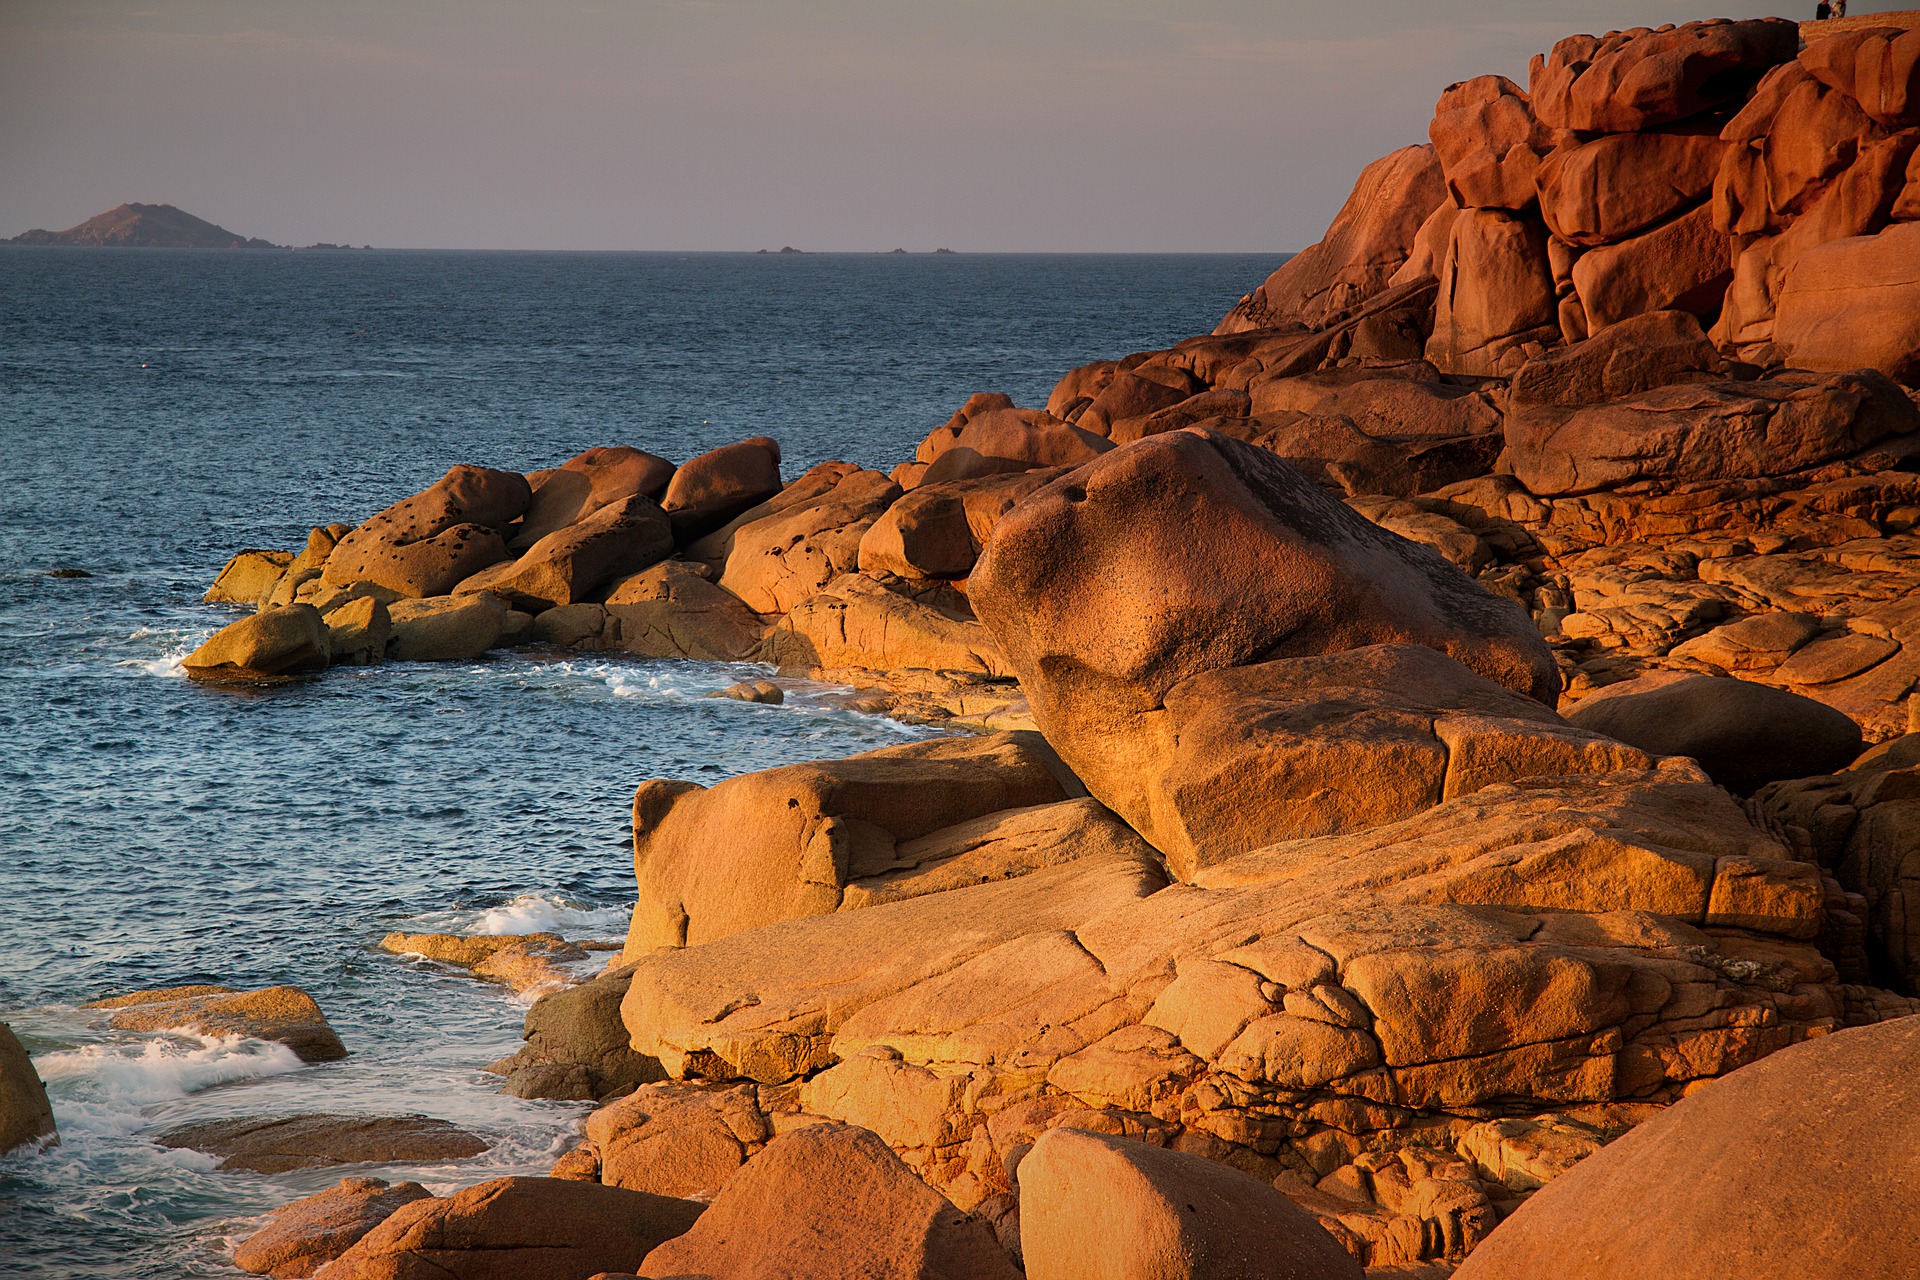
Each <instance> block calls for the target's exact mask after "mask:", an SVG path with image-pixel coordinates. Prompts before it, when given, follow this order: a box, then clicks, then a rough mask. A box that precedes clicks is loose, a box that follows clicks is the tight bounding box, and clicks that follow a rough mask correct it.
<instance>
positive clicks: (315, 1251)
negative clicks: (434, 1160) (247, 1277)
mask: <svg viewBox="0 0 1920 1280" xmlns="http://www.w3.org/2000/svg"><path fill="white" fill-rule="evenodd" d="M427 1198H428V1192H427V1189H426V1188H425V1187H423V1186H421V1185H420V1184H419V1183H417V1182H401V1183H396V1184H388V1183H386V1182H382V1181H381V1180H380V1179H378V1178H342V1179H341V1180H340V1181H339V1183H338V1184H337V1185H335V1186H331V1187H328V1188H327V1189H326V1190H325V1191H322V1192H319V1193H318V1194H316V1195H310V1196H306V1197H304V1198H302V1199H299V1200H295V1201H294V1202H293V1203H292V1204H289V1205H283V1206H282V1207H280V1208H278V1209H275V1210H274V1211H273V1212H272V1213H270V1214H268V1215H267V1217H266V1221H264V1222H262V1223H261V1224H260V1227H259V1229H258V1230H256V1231H255V1232H254V1233H253V1234H252V1235H250V1236H248V1237H247V1238H246V1239H245V1240H243V1241H241V1242H240V1243H239V1244H238V1245H236V1246H235V1247H234V1250H233V1265H234V1266H236V1267H239V1268H240V1269H241V1270H242V1271H248V1272H252V1273H253V1274H254V1275H257V1276H272V1277H274V1280H297V1278H300V1277H305V1276H310V1275H312V1274H313V1273H314V1272H315V1271H318V1270H319V1269H320V1268H321V1267H322V1266H324V1265H325V1264H327V1263H329V1262H332V1261H333V1260H334V1259H335V1258H337V1257H339V1256H340V1255H341V1254H343V1253H345V1252H346V1251H347V1250H348V1249H351V1248H352V1247H353V1246H354V1245H355V1244H356V1243H358V1242H359V1240H360V1238H361V1237H362V1236H364V1235H366V1234H367V1232H369V1231H371V1230H373V1229H374V1228H375V1227H377V1226H379V1225H380V1224H381V1223H383V1222H385V1221H386V1220H387V1219H388V1218H389V1217H391V1216H392V1215H393V1212H394V1210H396V1209H398V1208H400V1206H402V1205H406V1204H412V1203H413V1202H414V1201H416V1200H425V1199H427Z"/></svg>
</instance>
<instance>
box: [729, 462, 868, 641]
mask: <svg viewBox="0 0 1920 1280" xmlns="http://www.w3.org/2000/svg"><path fill="white" fill-rule="evenodd" d="M899 496H900V486H899V485H897V484H895V483H893V481H891V480H889V479H888V478H887V477H885V476H883V475H881V474H880V473H879V472H877V471H856V472H854V473H852V474H850V475H847V476H845V477H843V478H842V479H841V480H840V481H839V482H838V483H837V484H835V485H834V487H833V488H832V489H830V490H828V491H827V492H826V493H824V494H822V495H821V496H820V497H819V498H818V499H816V500H814V501H811V502H805V503H796V504H794V505H792V506H789V507H786V508H785V509H783V510H780V511H777V512H773V513H771V514H769V515H767V516H765V517H762V518H761V519H759V520H754V521H752V522H750V523H747V524H744V525H741V526H740V527H739V528H737V529H736V530H735V531H734V534H733V546H732V549H731V551H730V552H729V553H728V555H727V560H726V568H725V570H724V571H723V572H722V573H721V575H720V586H721V587H722V588H723V589H725V590H727V591H730V592H732V593H733V594H734V595H736V596H738V597H740V599H741V600H743V601H745V602H746V605H747V607H748V608H749V609H753V610H756V611H758V612H760V613H773V614H778V613H785V612H787V611H788V610H789V609H791V608H793V607H794V606H795V605H797V604H798V603H800V601H802V600H804V599H806V598H807V597H808V596H810V595H813V594H814V593H815V592H817V591H819V590H820V589H821V588H822V587H824V586H826V585H827V584H828V583H829V582H831V581H833V580H834V579H835V578H837V577H839V576H840V575H841V574H843V573H846V572H848V571H850V570H852V569H854V568H856V567H857V566H858V564H859V561H860V539H861V537H862V536H863V535H864V534H865V533H866V532H867V530H868V529H869V528H870V527H871V526H872V524H873V522H874V521H875V520H876V519H877V518H879V516H880V515H881V513H883V512H884V511H886V509H887V508H888V507H889V506H890V505H892V503H893V500H894V499H895V498H898V497H899Z"/></svg>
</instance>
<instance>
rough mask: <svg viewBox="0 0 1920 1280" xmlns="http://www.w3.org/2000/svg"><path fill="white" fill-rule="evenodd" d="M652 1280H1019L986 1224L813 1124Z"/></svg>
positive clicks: (681, 1242)
mask: <svg viewBox="0 0 1920 1280" xmlns="http://www.w3.org/2000/svg"><path fill="white" fill-rule="evenodd" d="M638 1271H639V1274H640V1275H642V1276H651V1277H661V1278H662V1280H664V1278H665V1277H672V1276H693V1275H699V1276H710V1277H713V1280H807V1278H812V1277H818V1278H819V1280H826V1278H827V1277H829V1276H852V1275H858V1276H871V1277H873V1278H874V1280H896V1278H897V1280H915V1278H918V1277H930V1276H940V1277H951V1278H952V1280H1015V1278H1016V1277H1017V1276H1019V1274H1020V1273H1019V1272H1018V1271H1016V1270H1015V1269H1014V1266H1013V1263H1012V1262H1011V1261H1009V1260H1008V1258H1007V1255H1006V1253H1005V1252H1004V1251H1003V1250H1002V1249H1001V1248H1000V1245H999V1244H998V1242H996V1241H995V1239H994V1237H993V1232H992V1231H991V1230H990V1229H989V1228H988V1227H987V1226H986V1224H984V1223H982V1222H979V1221H977V1220H975V1219H974V1218H972V1217H969V1216H968V1215H967V1214H965V1213H962V1212H961V1211H960V1210H958V1209H956V1208H955V1207H954V1206H953V1205H952V1204H951V1203H950V1202H949V1201H948V1200H946V1199H945V1198H944V1197H943V1196H941V1195H939V1194H938V1193H937V1192H934V1191H933V1190H931V1189H929V1188H928V1187H927V1186H926V1185H925V1184H924V1183H922V1182H921V1181H920V1180H919V1179H918V1178H916V1177H914V1176H913V1174H912V1173H911V1172H910V1171H909V1170H908V1169H907V1167H906V1166H905V1165H903V1164H901V1163H900V1160H899V1157H897V1156H896V1155H894V1153H893V1152H892V1151H891V1150H889V1149H888V1147H887V1144H886V1143H884V1142H882V1141H881V1140H880V1139H879V1138H878V1137H876V1136H874V1135H873V1134H872V1133H869V1132H867V1131H866V1130H864V1129H856V1128H852V1127H850V1126H846V1125H812V1126H809V1127H807V1128H804V1129H799V1130H796V1131H795V1132H793V1133H789V1134H785V1135H782V1136H781V1137H779V1138H777V1139H775V1140H774V1141H773V1142H771V1143H770V1144H768V1146H767V1148H766V1150H764V1151H762V1152H761V1153H760V1154H759V1155H757V1156H755V1157H754V1158H753V1159H752V1160H750V1161H748V1162H747V1164H746V1166H745V1167H744V1168H742V1169H741V1171H740V1172H739V1173H737V1174H735V1175H734V1177H733V1179H732V1180H731V1181H730V1182H728V1184H727V1186H726V1188H725V1189H724V1190H723V1191H721V1192H720V1194H719V1195H717V1196H715V1197H714V1200H713V1204H712V1206H711V1207H710V1208H709V1209H708V1210H707V1211H706V1212H705V1213H704V1214H702V1215H701V1216H700V1220H699V1221H698V1222H696V1223H694V1224H693V1226H692V1228H691V1229H690V1230H688V1231H687V1232H686V1234H685V1235H682V1236H680V1237H679V1238H677V1239H674V1240H670V1241H668V1242H667V1243H665V1244H663V1245H661V1246H660V1247H659V1248H657V1249H655V1250H654V1251H653V1252H652V1253H650V1254H648V1255H647V1259H646V1261H645V1262H644V1263H643V1264H642V1265H641V1266H640V1267H639V1269H638Z"/></svg>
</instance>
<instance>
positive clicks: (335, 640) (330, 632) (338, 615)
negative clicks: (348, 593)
mask: <svg viewBox="0 0 1920 1280" xmlns="http://www.w3.org/2000/svg"><path fill="white" fill-rule="evenodd" d="M323 618H324V620H325V622H326V624H327V654H328V660H329V661H330V662H331V663H332V664H333V665H334V666H355V667H369V666H373V665H374V664H376V663H379V662H384V661H385V660H386V656H387V642H388V641H389V640H390V639H392V638H393V616H392V615H391V614H390V613H388V612H387V606H386V604H385V603H383V602H382V601H380V600H377V599H375V598H374V597H372V596H356V597H354V598H353V599H351V600H348V601H347V602H346V603H344V604H341V605H337V606H335V607H334V608H332V609H329V610H328V611H327V612H326V613H325V614H324V615H323Z"/></svg>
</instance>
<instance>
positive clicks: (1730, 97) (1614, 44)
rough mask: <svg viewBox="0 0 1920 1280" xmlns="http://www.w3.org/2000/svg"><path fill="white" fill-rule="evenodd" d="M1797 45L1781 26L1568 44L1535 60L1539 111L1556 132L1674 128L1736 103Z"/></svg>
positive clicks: (1642, 30)
mask: <svg viewBox="0 0 1920 1280" xmlns="http://www.w3.org/2000/svg"><path fill="white" fill-rule="evenodd" d="M1798 44H1799V30H1798V28H1797V27H1796V26H1795V25H1794V24H1793V23H1791V22H1787V21H1784V20H1782V19H1778V18H1765V19H1761V20H1759V21H1755V22H1728V21H1724V20H1721V21H1714V22H1689V23H1687V24H1685V25H1684V26H1679V27H1663V28H1661V29H1659V30H1657V31H1655V30H1649V29H1647V28H1646V27H1636V28H1634V29H1633V30H1631V31H1619V32H1613V33H1611V34H1608V35H1605V36H1599V37H1595V36H1569V37H1568V38H1566V39H1565V40H1562V41H1560V42H1559V43H1558V44H1556V45H1554V46H1553V52H1552V53H1550V54H1548V55H1547V56H1545V57H1544V58H1542V57H1536V58H1535V59H1534V62H1533V74H1532V99H1533V109H1534V111H1535V113H1536V114H1538V115H1539V117H1540V119H1541V120H1543V121H1545V122H1546V123H1547V124H1548V125H1549V126H1551V127H1553V128H1556V129H1578V130H1584V131H1589V132H1598V133H1628V132H1631V131H1633V130H1637V129H1647V128H1652V127H1655V126H1658V125H1663V124H1670V123H1672V122H1673V121H1675V120H1684V119H1686V118H1687V117H1689V116H1693V115H1698V114H1700V113H1701V112H1703V111H1707V110H1709V109H1711V108H1713V107H1717V106H1720V105H1721V104H1723V103H1726V102H1729V101H1734V100H1737V99H1738V98H1740V97H1741V96H1742V95H1743V94H1744V93H1745V92H1746V91H1747V89H1749V88H1750V87H1751V86H1752V85H1753V84H1754V82H1756V81H1757V80H1759V78H1760V76H1761V75H1762V73H1764V72H1765V71H1766V70H1767V69H1768V68H1770V67H1773V66H1776V65H1777V64H1779V63H1782V62H1787V61H1790V60H1791V59H1792V58H1793V56H1794V53H1795V51H1796V48H1797V46H1798Z"/></svg>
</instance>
